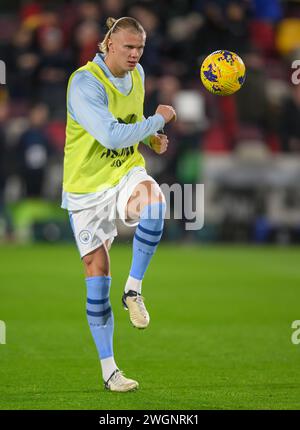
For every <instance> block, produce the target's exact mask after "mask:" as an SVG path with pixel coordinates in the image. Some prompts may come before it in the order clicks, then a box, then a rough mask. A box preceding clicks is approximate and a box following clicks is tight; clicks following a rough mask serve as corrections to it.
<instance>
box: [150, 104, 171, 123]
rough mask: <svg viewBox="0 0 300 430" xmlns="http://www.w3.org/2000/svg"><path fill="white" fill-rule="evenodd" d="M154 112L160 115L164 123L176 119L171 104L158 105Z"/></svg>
mask: <svg viewBox="0 0 300 430" xmlns="http://www.w3.org/2000/svg"><path fill="white" fill-rule="evenodd" d="M155 113H159V114H160V115H162V116H163V117H164V120H165V123H166V124H167V123H168V122H170V121H172V120H176V112H175V109H174V108H173V107H172V106H168V105H158V107H157V109H156V111H155Z"/></svg>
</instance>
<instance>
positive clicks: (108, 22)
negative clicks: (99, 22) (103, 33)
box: [106, 16, 117, 30]
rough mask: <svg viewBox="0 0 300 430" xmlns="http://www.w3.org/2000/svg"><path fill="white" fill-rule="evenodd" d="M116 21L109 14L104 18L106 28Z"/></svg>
mask: <svg viewBox="0 0 300 430" xmlns="http://www.w3.org/2000/svg"><path fill="white" fill-rule="evenodd" d="M116 21H117V20H116V19H115V18H112V17H111V16H110V17H109V18H107V20H106V26H107V28H108V29H109V30H110V29H111V28H112V26H113V25H114V23H115V22H116Z"/></svg>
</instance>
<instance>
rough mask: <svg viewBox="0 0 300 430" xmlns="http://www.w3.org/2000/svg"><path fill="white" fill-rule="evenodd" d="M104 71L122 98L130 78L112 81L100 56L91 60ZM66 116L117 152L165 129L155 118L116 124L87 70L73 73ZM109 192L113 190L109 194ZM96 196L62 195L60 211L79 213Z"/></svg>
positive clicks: (95, 200)
mask: <svg viewBox="0 0 300 430" xmlns="http://www.w3.org/2000/svg"><path fill="white" fill-rule="evenodd" d="M93 61H94V62H95V63H96V64H98V66H99V67H101V69H102V70H103V71H104V73H105V74H106V76H107V77H108V78H109V80H110V81H111V82H112V84H113V85H114V86H115V87H116V88H117V89H118V90H119V91H120V92H122V93H123V94H125V95H127V94H129V92H130V90H131V87H132V79H131V74H130V73H126V75H125V76H124V77H123V78H118V77H115V76H114V75H113V74H112V73H111V71H110V70H109V68H108V67H107V65H106V64H105V62H104V57H103V55H102V54H100V53H99V54H97V55H96V56H95V58H94V60H93ZM137 69H138V71H139V73H140V75H141V77H142V80H143V82H144V79H145V75H144V71H143V68H142V66H141V65H140V64H138V65H137ZM67 107H68V112H69V114H70V116H71V117H72V119H73V120H74V121H76V122H78V123H79V124H80V125H81V126H82V127H83V128H84V129H85V130H86V131H87V132H88V133H90V134H91V135H92V136H93V137H94V138H95V139H96V140H98V141H99V142H101V144H102V145H103V146H105V147H107V148H109V149H121V148H126V147H129V146H132V145H134V144H135V143H136V142H139V141H144V142H145V143H147V140H148V138H149V136H151V135H152V134H155V133H156V132H157V131H159V130H160V129H162V128H163V127H164V125H165V121H164V118H163V117H162V116H161V115H160V114H155V115H153V116H151V117H148V118H147V119H144V120H143V121H140V122H137V123H135V124H120V123H118V121H117V119H116V118H115V117H114V116H113V115H112V114H111V113H110V111H109V110H108V97H107V93H106V91H105V88H104V85H103V84H102V83H101V82H100V81H99V80H98V79H96V78H95V77H94V76H93V75H92V74H91V73H89V72H88V71H87V70H84V71H80V72H78V73H76V74H75V75H74V77H73V79H72V81H71V84H70V88H69V94H68V102H67ZM111 192H113V190H111ZM101 195H102V192H100V193H86V194H79V193H69V192H66V191H63V192H62V205H61V206H62V208H64V209H68V210H71V211H72V210H81V209H85V208H89V207H92V206H95V205H96V204H97V203H98V202H99V199H100V198H101Z"/></svg>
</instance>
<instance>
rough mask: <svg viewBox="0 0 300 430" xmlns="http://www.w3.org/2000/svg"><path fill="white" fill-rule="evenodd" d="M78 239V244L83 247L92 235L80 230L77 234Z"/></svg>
mask: <svg viewBox="0 0 300 430" xmlns="http://www.w3.org/2000/svg"><path fill="white" fill-rule="evenodd" d="M78 237H79V240H80V242H81V243H83V244H84V245H86V244H88V243H89V242H90V241H91V239H92V235H91V233H90V232H89V231H88V230H82V231H81V232H80V233H79V236H78Z"/></svg>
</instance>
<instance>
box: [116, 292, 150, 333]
mask: <svg viewBox="0 0 300 430" xmlns="http://www.w3.org/2000/svg"><path fill="white" fill-rule="evenodd" d="M122 303H123V306H124V308H125V309H126V310H128V311H129V317H130V321H131V322H132V324H133V325H134V327H137V328H140V329H143V328H146V327H148V325H149V322H150V316H149V314H148V311H147V309H146V307H145V304H144V297H143V296H141V295H140V294H139V293H137V292H136V291H133V290H129V291H128V292H127V293H124V294H123V297H122Z"/></svg>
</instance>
